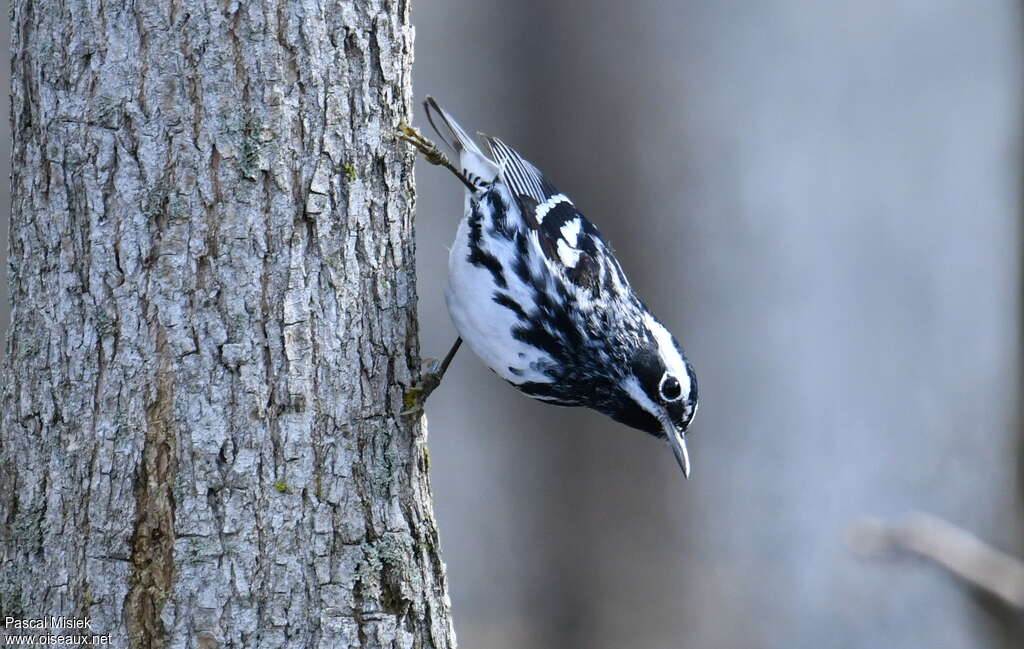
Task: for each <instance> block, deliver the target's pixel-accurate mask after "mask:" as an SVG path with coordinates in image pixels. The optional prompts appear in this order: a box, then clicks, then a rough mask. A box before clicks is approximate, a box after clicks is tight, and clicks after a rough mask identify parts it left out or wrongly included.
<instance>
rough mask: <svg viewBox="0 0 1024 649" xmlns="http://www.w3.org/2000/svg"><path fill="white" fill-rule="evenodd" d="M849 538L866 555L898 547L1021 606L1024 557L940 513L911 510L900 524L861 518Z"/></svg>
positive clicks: (878, 553) (893, 550) (1022, 600)
mask: <svg viewBox="0 0 1024 649" xmlns="http://www.w3.org/2000/svg"><path fill="white" fill-rule="evenodd" d="M849 543H850V547H851V548H852V549H853V550H854V551H855V552H857V553H858V554H861V555H863V556H867V557H880V556H884V555H887V554H891V553H894V552H897V551H900V550H903V551H907V552H911V553H913V554H916V555H919V556H922V557H925V558H926V559H930V560H932V561H934V562H935V563H937V564H939V565H940V566H942V567H943V568H945V569H946V570H948V571H950V572H951V573H953V574H954V575H956V576H958V577H960V578H961V579H963V580H964V581H967V582H968V583H970V584H971V585H973V586H976V587H978V588H980V589H982V590H984V591H987V592H989V593H991V594H992V595H995V596H996V597H998V598H999V599H1001V600H1003V601H1004V602H1006V603H1007V604H1009V605H1010V606H1013V607H1014V608H1017V609H1021V610H1024V562H1021V561H1020V560H1019V559H1016V558H1015V557H1012V556H1010V555H1008V554H1006V553H1004V552H1000V551H999V550H996V549H995V548H993V547H992V546H990V545H988V544H986V543H984V542H983V541H981V540H980V539H978V538H977V537H976V536H974V535H973V534H971V533H970V532H968V531H966V530H964V529H961V528H959V527H957V526H955V525H953V524H952V523H949V522H947V521H944V520H942V519H941V518H937V517H935V516H931V515H928V514H922V513H915V514H911V515H910V516H908V517H907V518H906V519H904V520H903V521H902V522H899V523H885V522H882V521H878V520H873V519H868V520H864V521H861V522H859V523H856V524H854V526H853V527H852V528H851V529H850V535H849Z"/></svg>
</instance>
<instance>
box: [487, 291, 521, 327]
mask: <svg viewBox="0 0 1024 649" xmlns="http://www.w3.org/2000/svg"><path fill="white" fill-rule="evenodd" d="M492 299H493V300H494V301H495V303H497V304H500V305H501V306H503V307H505V308H506V309H510V310H511V311H512V312H513V313H515V314H516V316H517V317H518V318H519V319H520V320H523V321H526V320H528V319H529V317H528V316H527V315H526V311H523V307H521V306H519V303H518V302H516V301H515V300H513V299H512V298H511V297H509V295H508V293H495V294H494V297H493V298H492Z"/></svg>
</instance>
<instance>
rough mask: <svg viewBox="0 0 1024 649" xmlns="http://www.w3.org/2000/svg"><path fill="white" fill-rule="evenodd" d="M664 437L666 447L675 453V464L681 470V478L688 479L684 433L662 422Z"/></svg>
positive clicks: (688, 465)
mask: <svg viewBox="0 0 1024 649" xmlns="http://www.w3.org/2000/svg"><path fill="white" fill-rule="evenodd" d="M664 428H665V436H666V437H668V445H669V446H671V447H672V452H673V453H675V456H676V462H678V463H679V468H680V469H682V470H683V477H685V478H686V479H689V478H690V454H689V453H687V452H686V439H685V437H684V436H685V435H686V433H685V432H684V431H681V430H679V429H678V428H676V427H675V425H674V424H673V423H672V422H668V421H666V422H664Z"/></svg>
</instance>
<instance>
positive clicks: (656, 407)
mask: <svg viewBox="0 0 1024 649" xmlns="http://www.w3.org/2000/svg"><path fill="white" fill-rule="evenodd" d="M643 324H644V328H645V329H646V333H647V334H648V335H647V336H646V340H644V341H642V343H641V345H640V346H639V347H638V348H637V349H635V350H634V352H633V354H632V357H631V358H630V362H629V368H628V370H627V372H626V375H625V377H624V380H623V385H622V389H623V391H624V392H625V394H624V403H622V404H621V407H620V408H619V410H618V412H616V413H614V414H612V417H613V418H614V419H616V420H618V421H621V422H622V423H624V424H627V425H629V426H633V427H634V428H639V429H640V430H643V431H646V432H648V433H651V434H653V435H656V436H658V437H662V438H664V439H666V440H667V441H668V444H669V446H670V447H671V448H672V452H673V453H674V454H675V456H676V461H677V462H679V468H680V469H682V470H683V475H685V476H686V477H690V458H689V455H688V453H687V451H686V440H685V435H686V430H687V428H689V426H690V421H691V420H692V419H693V416H694V415H695V414H696V413H697V377H696V376H695V375H694V373H693V368H692V367H691V366H690V363H689V362H688V361H687V360H686V356H684V355H683V351H682V349H680V347H679V345H678V343H676V339H675V338H674V337H673V336H672V334H671V333H669V331H668V329H666V328H665V327H664V326H663V325H662V324H661V323H660V322H658V321H657V320H655V319H654V318H653V317H651V316H650V315H645V317H644V323H643Z"/></svg>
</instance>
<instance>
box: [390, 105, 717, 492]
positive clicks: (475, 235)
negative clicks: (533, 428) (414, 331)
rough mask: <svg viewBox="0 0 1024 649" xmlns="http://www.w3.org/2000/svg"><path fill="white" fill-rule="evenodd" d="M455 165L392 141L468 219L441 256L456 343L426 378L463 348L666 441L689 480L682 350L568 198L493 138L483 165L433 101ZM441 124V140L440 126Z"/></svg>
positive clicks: (693, 390) (422, 144)
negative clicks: (413, 156)
mask: <svg viewBox="0 0 1024 649" xmlns="http://www.w3.org/2000/svg"><path fill="white" fill-rule="evenodd" d="M424 106H425V108H426V112H427V118H428V120H429V121H430V124H431V126H433V127H434V130H435V131H436V132H437V134H438V136H439V137H440V138H441V140H442V141H444V142H445V143H446V144H448V145H449V146H450V147H451V148H452V149H454V150H455V151H456V152H457V153H458V154H459V164H458V166H456V165H454V164H452V163H451V162H450V161H449V160H448V158H447V156H445V154H444V153H442V152H441V151H440V150H439V149H438V147H437V146H436V145H435V144H434V143H432V142H430V141H429V140H427V139H426V138H425V137H423V135H421V134H420V132H419V131H417V130H416V129H414V128H412V127H410V126H407V125H405V124H402V125H401V127H400V129H401V130H400V133H399V136H400V137H401V138H402V139H404V140H406V141H408V142H410V143H411V144H413V145H414V146H415V147H416V148H417V149H419V150H420V152H422V153H423V154H424V155H425V156H426V158H427V160H428V161H430V162H431V163H433V164H437V165H441V166H444V167H447V168H448V169H450V170H451V171H452V173H454V174H455V175H456V176H457V177H458V178H459V179H460V180H461V181H462V183H463V184H464V185H465V186H466V212H465V215H464V217H463V218H462V221H461V222H460V223H459V228H458V231H457V232H456V234H455V242H454V243H453V244H452V247H451V253H450V255H449V258H448V282H449V285H448V290H447V294H446V298H447V302H448V311H449V313H450V314H451V318H452V321H453V322H454V323H455V328H456V329H457V330H458V332H459V334H460V336H461V338H460V339H459V340H457V341H456V342H455V345H453V347H452V349H451V351H450V352H449V353H448V355H447V357H446V358H445V359H444V361H443V362H442V363H440V364H437V365H436V366H435V368H434V369H433V371H432V372H429V373H428V375H427V376H426V377H425V378H424V382H423V385H422V387H421V390H422V392H423V395H422V398H423V399H425V398H426V396H427V395H428V394H429V393H430V391H432V390H433V389H434V388H436V387H437V385H438V384H439V382H440V379H441V376H442V375H443V374H444V371H445V369H447V367H448V364H449V363H450V362H451V360H452V357H453V356H454V355H455V352H456V351H457V350H458V348H459V345H460V343H461V341H462V340H463V339H464V340H465V341H466V344H468V345H469V347H470V349H472V350H473V351H474V352H475V353H476V355H477V356H479V357H480V360H482V361H483V362H484V364H486V365H487V367H489V368H491V369H492V370H493V371H494V372H495V373H497V374H498V376H500V377H501V378H503V379H505V380H506V381H508V382H509V383H511V384H512V385H513V386H515V387H516V388H517V389H519V390H520V391H522V392H523V393H525V394H527V395H529V396H531V397H534V398H535V399H540V400H542V401H545V402H547V403H552V404H556V405H560V406H585V407H587V408H593V409H594V410H597V411H599V412H602V413H604V414H606V415H608V416H609V417H611V418H612V419H614V420H616V421H618V422H621V423H623V424H626V425H628V426H632V427H633V428H638V429H640V430H643V431H646V432H648V433H651V434H653V435H655V436H657V437H660V438H662V439H665V440H667V441H668V443H669V446H671V448H672V451H673V452H674V453H675V457H676V460H677V461H678V462H679V467H680V468H681V469H682V470H683V474H684V475H686V476H687V477H689V475H690V460H689V456H688V454H687V450H686V441H685V437H684V436H685V434H686V430H687V428H688V427H689V425H690V422H691V420H692V419H693V416H694V414H695V413H696V411H697V378H696V376H695V375H694V373H693V368H692V367H691V366H690V363H689V362H688V361H687V360H686V356H685V355H684V354H683V350H682V348H681V347H680V346H679V344H678V343H677V342H676V339H675V338H674V337H673V336H672V334H671V333H669V331H668V329H666V328H665V327H664V326H663V325H662V324H661V323H660V322H658V320H657V319H656V318H655V317H654V315H653V314H651V312H650V311H649V310H648V309H647V307H646V306H645V305H644V303H643V302H641V301H640V299H639V298H638V297H637V296H636V294H635V293H634V292H633V289H632V288H631V287H630V285H629V282H628V281H627V280H626V276H625V275H624V274H623V272H622V268H621V267H620V266H619V262H618V261H616V259H615V256H614V254H613V253H612V249H611V247H610V246H609V245H608V243H607V242H605V240H604V239H603V238H602V237H601V235H600V233H598V231H597V228H595V227H594V226H593V225H592V224H591V223H590V222H589V221H588V220H587V219H586V218H584V217H583V215H582V214H581V213H580V212H579V211H578V210H577V209H576V207H575V205H573V203H572V201H570V200H569V198H568V197H567V196H566V195H565V194H562V193H561V192H559V191H558V190H557V189H555V187H554V185H552V184H551V182H550V181H549V180H548V179H547V178H545V177H544V175H543V174H542V173H541V172H540V170H538V169H537V168H536V167H534V166H533V165H532V164H530V163H529V162H527V161H526V160H525V159H523V158H522V157H521V156H520V155H519V154H518V153H516V152H515V151H514V150H512V149H511V148H510V147H509V146H508V145H506V144H505V143H504V142H502V141H501V140H499V139H498V138H494V137H487V136H483V137H484V138H485V140H486V142H487V144H488V146H489V147H490V151H491V156H487V155H485V154H484V153H483V151H481V150H480V148H479V147H478V146H477V145H476V143H475V142H473V140H472V138H470V137H469V136H468V135H467V134H466V132H465V131H464V130H463V129H462V128H461V127H460V126H459V125H458V123H457V122H456V121H455V120H454V119H453V118H452V117H451V115H449V114H448V113H447V112H446V111H445V110H444V109H442V108H441V107H440V106H438V104H437V102H435V101H434V100H433V99H432V98H430V97H428V98H427V100H426V101H425V102H424ZM435 117H437V118H439V120H440V122H441V124H443V126H444V128H445V129H446V131H447V135H448V136H449V137H450V140H449V137H446V134H445V133H444V132H442V130H441V129H439V128H438V125H437V123H435V121H434V118H435Z"/></svg>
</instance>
